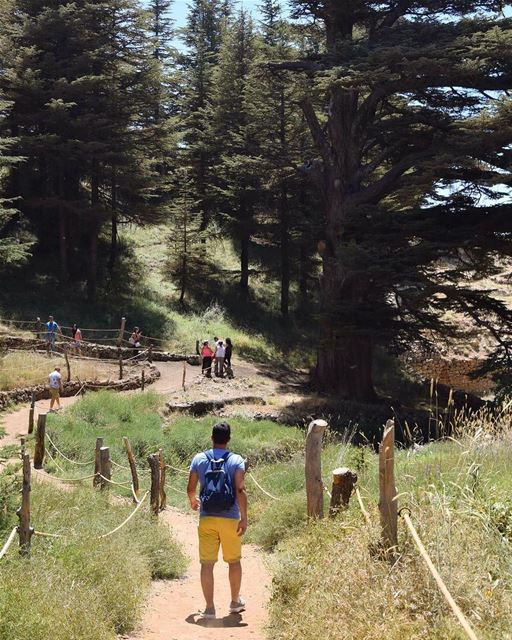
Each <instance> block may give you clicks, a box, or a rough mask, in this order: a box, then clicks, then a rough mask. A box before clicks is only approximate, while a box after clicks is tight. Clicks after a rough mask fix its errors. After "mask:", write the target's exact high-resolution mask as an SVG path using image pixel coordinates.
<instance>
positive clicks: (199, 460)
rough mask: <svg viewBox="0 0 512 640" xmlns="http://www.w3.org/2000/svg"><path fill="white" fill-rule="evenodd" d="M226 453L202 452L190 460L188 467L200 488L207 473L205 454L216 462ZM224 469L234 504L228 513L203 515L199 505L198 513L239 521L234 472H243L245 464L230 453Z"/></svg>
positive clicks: (239, 457) (237, 456) (222, 451)
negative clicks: (194, 475)
mask: <svg viewBox="0 0 512 640" xmlns="http://www.w3.org/2000/svg"><path fill="white" fill-rule="evenodd" d="M226 452H227V449H208V451H206V452H205V451H202V452H201V453H198V454H197V455H196V456H195V457H194V459H193V460H192V464H191V465H190V471H194V472H195V473H197V475H198V476H199V484H200V486H201V488H203V487H204V485H205V476H206V472H207V471H208V467H209V465H210V462H209V460H208V458H207V457H206V454H207V453H208V455H210V456H212V457H213V458H215V460H218V459H219V458H222V456H223V455H224V454H225V453H226ZM224 469H225V470H226V473H227V474H228V475H229V479H230V482H231V486H232V487H233V493H234V495H235V504H234V505H233V506H232V507H231V509H229V511H219V512H218V513H217V512H214V513H211V512H210V513H205V512H204V511H203V507H202V505H201V510H200V512H199V515H200V516H214V517H217V518H232V519H236V520H240V507H239V506H238V499H237V495H236V486H235V472H236V471H237V470H240V471H245V462H244V460H243V458H242V456H239V455H238V454H236V453H231V452H230V455H229V457H228V459H227V460H226V461H225V462H224Z"/></svg>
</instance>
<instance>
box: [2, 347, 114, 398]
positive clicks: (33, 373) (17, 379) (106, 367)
mask: <svg viewBox="0 0 512 640" xmlns="http://www.w3.org/2000/svg"><path fill="white" fill-rule="evenodd" d="M70 362H71V378H72V379H73V380H76V379H78V378H79V379H80V380H107V379H111V380H117V377H118V372H119V369H118V366H117V363H115V362H112V364H110V363H104V362H97V361H94V360H79V359H75V358H71V359H70ZM55 366H60V367H61V373H62V374H63V376H65V372H66V365H65V362H64V358H62V357H58V356H54V357H50V358H49V357H47V356H46V355H44V354H40V353H34V352H31V351H23V352H20V351H16V352H9V353H7V354H6V355H4V356H2V357H0V390H3V391H5V390H8V389H16V388H19V387H29V386H33V385H36V384H46V383H47V381H48V374H49V373H50V371H52V370H53V368H54V367H55Z"/></svg>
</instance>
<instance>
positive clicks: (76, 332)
mask: <svg viewBox="0 0 512 640" xmlns="http://www.w3.org/2000/svg"><path fill="white" fill-rule="evenodd" d="M71 332H72V334H73V340H74V347H75V351H76V352H77V353H78V355H79V356H81V355H82V349H81V347H82V332H81V331H80V329H79V328H78V327H77V326H76V324H74V325H73V328H72V330H71Z"/></svg>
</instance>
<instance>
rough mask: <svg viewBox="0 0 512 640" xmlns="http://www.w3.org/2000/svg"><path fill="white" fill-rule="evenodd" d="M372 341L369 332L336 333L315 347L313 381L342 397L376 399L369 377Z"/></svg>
mask: <svg viewBox="0 0 512 640" xmlns="http://www.w3.org/2000/svg"><path fill="white" fill-rule="evenodd" d="M372 360H373V345H372V340H371V338H370V337H369V336H359V335H350V334H346V335H343V336H341V335H336V332H335V330H334V329H332V330H331V341H330V342H329V341H327V342H322V344H321V345H320V346H319V347H318V355H317V366H316V382H317V385H318V386H319V388H321V389H322V391H328V392H331V393H336V394H337V395H339V396H341V397H342V398H347V399H350V400H359V401H361V402H369V401H372V400H375V398H376V396H375V390H374V388H373V377H372Z"/></svg>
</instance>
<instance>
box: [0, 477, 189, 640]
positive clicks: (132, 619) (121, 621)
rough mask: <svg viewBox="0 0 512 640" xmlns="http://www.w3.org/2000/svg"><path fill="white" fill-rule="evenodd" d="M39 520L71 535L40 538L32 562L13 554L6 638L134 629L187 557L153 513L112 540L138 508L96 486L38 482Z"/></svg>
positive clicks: (2, 600)
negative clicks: (154, 581)
mask: <svg viewBox="0 0 512 640" xmlns="http://www.w3.org/2000/svg"><path fill="white" fill-rule="evenodd" d="M31 496H32V522H33V523H34V524H35V526H36V528H37V529H38V530H42V531H48V532H50V533H62V534H64V535H66V536H68V538H67V539H47V538H38V537H35V538H33V540H32V557H31V560H25V559H22V558H20V557H19V556H18V555H17V554H16V551H10V552H9V554H8V556H7V557H6V558H4V559H3V561H2V563H3V564H2V572H1V574H0V638H1V640H12V639H13V638H17V639H19V640H28V639H29V638H39V639H41V640H46V639H48V638H52V639H54V640H68V639H69V638H70V637H72V638H74V639H75V640H113V639H114V638H115V637H116V634H118V633H123V634H124V633H128V632H130V631H131V630H132V629H133V627H134V625H135V623H136V622H137V620H138V618H139V616H140V614H141V609H142V606H143V603H144V598H145V597H146V596H147V594H148V592H149V586H150V581H151V577H152V576H154V577H166V578H167V577H168V578H175V577H179V576H180V575H182V573H183V571H184V569H185V559H184V556H183V554H182V552H181V550H180V549H179V547H178V546H177V545H176V543H175V542H174V541H173V540H172V539H171V538H170V535H169V531H168V529H167V528H166V527H165V526H164V525H161V524H157V523H156V522H155V521H154V519H153V518H152V517H151V516H150V515H149V514H148V513H147V512H146V513H144V512H142V513H139V514H137V515H136V516H135V517H134V518H133V519H132V520H131V521H130V522H129V523H128V524H127V525H126V526H125V527H124V528H123V529H121V530H120V531H119V532H117V533H116V534H114V535H113V536H111V537H109V538H105V539H104V540H100V541H96V540H94V537H95V536H97V535H99V534H102V533H106V532H107V531H108V530H111V529H113V528H114V527H115V526H117V525H118V524H120V523H121V522H122V521H123V520H124V518H125V517H126V515H128V513H129V512H130V511H131V510H132V509H133V506H131V505H130V504H129V503H127V504H126V505H121V504H120V503H115V504H113V503H112V501H111V500H109V498H108V496H106V495H104V494H100V493H99V492H94V491H92V490H91V488H90V487H87V488H84V489H82V490H76V491H71V492H70V491H63V490H61V489H57V488H55V487H53V486H51V485H48V484H47V483H39V482H37V481H35V482H34V484H33V487H32V494H31Z"/></svg>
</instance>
